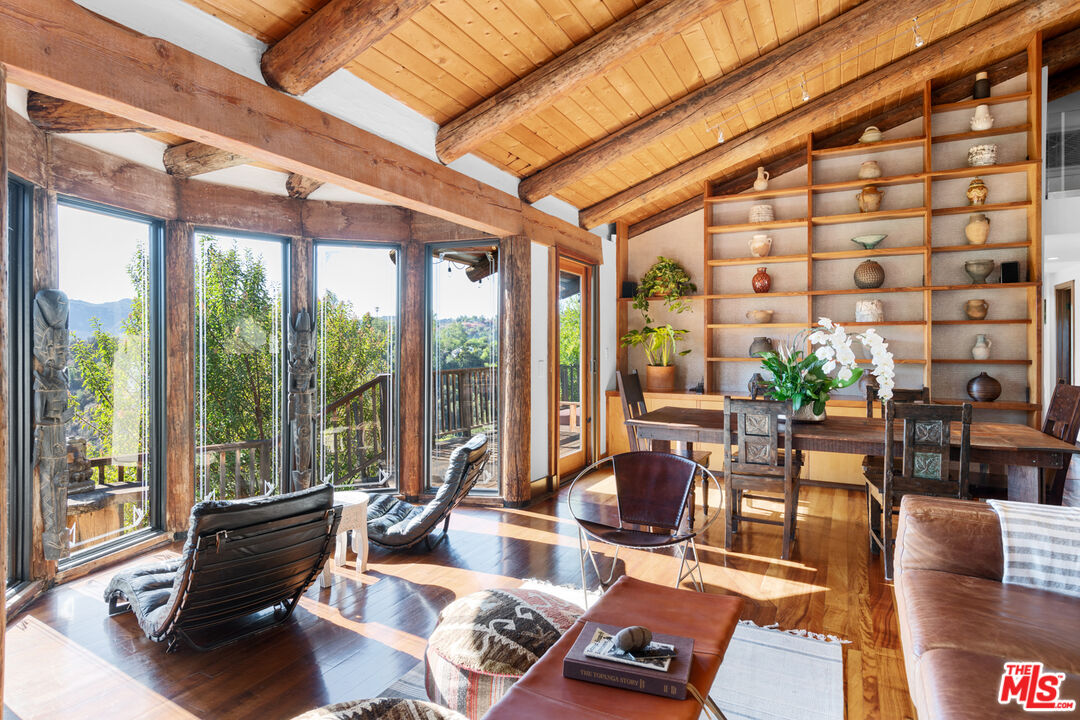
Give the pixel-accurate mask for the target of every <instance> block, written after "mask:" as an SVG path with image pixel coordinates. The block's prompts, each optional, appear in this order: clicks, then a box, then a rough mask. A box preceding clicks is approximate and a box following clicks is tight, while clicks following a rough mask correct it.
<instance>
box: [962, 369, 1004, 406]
mask: <svg viewBox="0 0 1080 720" xmlns="http://www.w3.org/2000/svg"><path fill="white" fill-rule="evenodd" d="M967 393H968V395H970V396H971V399H972V400H974V401H976V402H993V401H994V400H997V399H998V398H999V397H1001V383H999V382H998V381H997V380H995V379H994V378H992V377H990V376H989V375H987V374H986V373H984V372H981V373H979V374H978V375H976V376H975V377H973V378H971V380H968V384H967Z"/></svg>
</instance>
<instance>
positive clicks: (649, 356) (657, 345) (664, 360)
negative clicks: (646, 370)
mask: <svg viewBox="0 0 1080 720" xmlns="http://www.w3.org/2000/svg"><path fill="white" fill-rule="evenodd" d="M688 332H690V331H689V330H676V329H675V328H673V327H671V325H661V326H659V327H652V326H650V325H646V326H645V327H643V328H642V329H641V330H631V331H630V332H628V333H626V334H625V335H623V336H622V338H621V340H620V342H621V344H622V347H634V346H636V345H640V346H641V348H642V349H643V350H644V351H645V358H646V360H647V362H648V363H649V365H654V366H659V367H667V366H668V365H671V364H672V363H673V362H674V360H675V355H686V354H687V353H689V352H690V351H689V350H681V351H678V350H676V348H677V346H678V343H679V341H680V340H682V338H683V336H685V335H686V334H687V333H688Z"/></svg>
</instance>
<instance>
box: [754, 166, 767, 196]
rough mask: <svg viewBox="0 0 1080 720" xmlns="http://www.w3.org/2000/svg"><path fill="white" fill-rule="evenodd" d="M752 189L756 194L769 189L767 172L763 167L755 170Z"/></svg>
mask: <svg viewBox="0 0 1080 720" xmlns="http://www.w3.org/2000/svg"><path fill="white" fill-rule="evenodd" d="M754 189H755V190H757V191H758V192H761V191H763V190H768V189H769V171H768V170H766V169H765V168H763V167H759V168H758V169H757V180H754Z"/></svg>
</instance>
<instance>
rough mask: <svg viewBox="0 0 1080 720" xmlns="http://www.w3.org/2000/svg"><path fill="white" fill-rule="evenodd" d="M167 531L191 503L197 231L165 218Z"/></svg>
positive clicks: (181, 526)
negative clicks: (195, 234)
mask: <svg viewBox="0 0 1080 720" xmlns="http://www.w3.org/2000/svg"><path fill="white" fill-rule="evenodd" d="M165 267H167V268H168V269H169V271H168V273H166V275H165V327H166V328H167V329H168V331H167V332H166V337H165V386H166V387H167V388H168V393H167V394H166V398H165V453H166V455H165V498H166V500H165V530H166V532H171V533H183V532H184V531H185V530H186V529H187V526H188V515H189V514H190V513H191V506H192V505H194V504H195V364H194V362H193V359H194V357H195V350H196V348H195V307H194V303H195V236H194V229H193V228H192V226H191V224H190V223H187V222H184V221H182V220H169V221H168V222H166V223H165Z"/></svg>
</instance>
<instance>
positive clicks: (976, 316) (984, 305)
mask: <svg viewBox="0 0 1080 720" xmlns="http://www.w3.org/2000/svg"><path fill="white" fill-rule="evenodd" d="M989 310H990V303H988V302H986V301H985V300H983V299H982V298H978V299H976V300H968V301H967V302H966V303H964V314H965V315H967V317H968V320H984V319H986V313H987V312H988V311H989Z"/></svg>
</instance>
